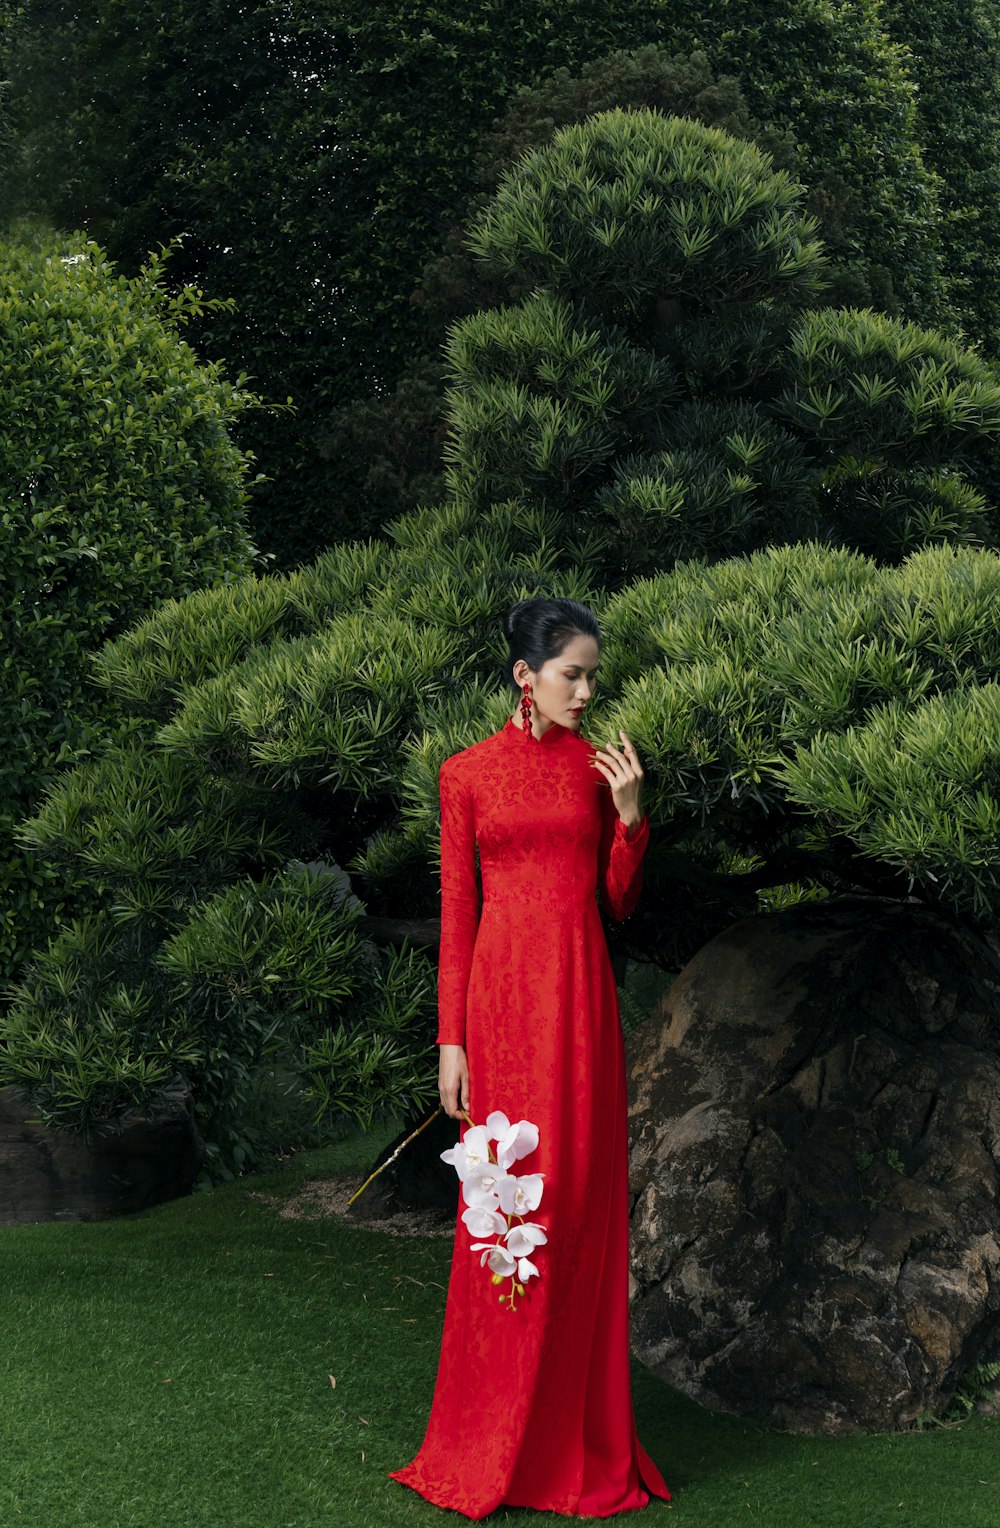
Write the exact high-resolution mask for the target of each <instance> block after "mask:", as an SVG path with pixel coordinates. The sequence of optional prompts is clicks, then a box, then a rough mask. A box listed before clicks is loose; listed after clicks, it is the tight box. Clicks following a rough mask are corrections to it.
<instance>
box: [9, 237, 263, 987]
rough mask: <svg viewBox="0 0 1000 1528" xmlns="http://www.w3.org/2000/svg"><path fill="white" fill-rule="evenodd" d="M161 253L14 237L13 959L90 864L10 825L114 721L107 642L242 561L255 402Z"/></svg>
mask: <svg viewBox="0 0 1000 1528" xmlns="http://www.w3.org/2000/svg"><path fill="white" fill-rule="evenodd" d="M201 306H202V304H201V300H200V296H199V294H198V293H195V292H187V293H183V294H181V295H180V296H178V297H174V298H170V297H168V296H167V295H166V293H165V291H164V289H163V261H162V258H157V257H153V258H151V260H150V262H149V265H148V266H147V267H146V268H144V270H143V272H142V274H141V275H139V276H137V277H134V278H132V279H130V280H127V279H126V278H125V277H123V276H121V275H116V274H115V273H114V272H113V270H112V267H111V265H110V263H109V262H108V260H107V259H106V258H105V256H104V255H103V253H102V251H101V250H100V249H99V248H98V246H97V245H96V244H94V243H91V242H88V241H85V240H83V239H82V238H80V237H76V238H73V239H66V240H59V241H50V240H47V239H43V238H37V237H36V238H32V237H31V236H30V233H29V232H28V231H27V230H25V231H24V238H23V241H22V242H17V243H13V242H9V243H7V244H4V245H2V246H0V326H2V328H3V332H4V335H5V339H6V343H5V345H4V349H3V353H2V355H0V399H2V409H0V615H2V621H3V630H2V639H0V895H2V901H3V908H4V914H3V919H2V922H0V969H2V970H3V971H4V972H6V973H7V975H8V976H10V975H12V974H13V973H14V972H15V970H16V969H17V967H18V966H19V965H20V964H21V963H22V962H23V961H24V960H25V959H26V958H27V956H28V954H29V953H30V951H31V950H32V948H34V947H35V946H37V945H39V944H40V943H41V941H42V939H43V936H44V934H45V933H46V932H47V931H48V930H49V929H50V928H51V925H52V922H53V920H54V919H55V918H56V917H57V915H58V914H59V913H60V912H61V911H62V910H63V909H64V908H65V907H67V906H69V905H72V902H73V898H74V894H75V893H77V892H78V891H83V890H85V889H86V886H87V880H86V878H85V877H78V878H77V880H76V882H75V883H74V882H70V881H67V880H65V879H61V878H59V877H57V876H55V875H54V874H53V873H52V871H51V870H50V868H49V867H47V866H46V865H45V864H44V863H43V862H41V861H39V860H38V859H37V858H36V857H34V856H30V855H29V856H25V855H24V853H23V852H21V851H19V850H18V849H17V847H16V845H15V844H14V841H13V839H12V836H11V834H12V829H13V826H14V824H15V823H16V821H17V820H18V819H19V818H20V817H23V816H24V815H25V813H26V812H28V811H29V810H30V809H31V808H32V807H33V806H34V804H35V803H36V802H37V801H38V799H39V797H40V795H41V793H42V791H43V790H44V788H45V786H46V785H47V784H48V783H49V782H50V781H51V780H52V779H53V777H54V776H55V774H56V771H57V770H58V769H59V768H60V767H62V766H65V765H68V764H72V763H74V762H76V761H77V760H79V759H83V758H86V757H87V756H88V754H89V753H91V752H92V751H93V750H94V749H95V748H97V747H99V746H100V745H101V744H102V743H103V741H104V740H105V739H106V738H108V737H109V736H111V735H112V734H113V733H114V730H115V727H116V726H117V725H118V722H119V720H120V711H119V707H118V704H117V699H116V697H115V696H114V695H112V694H110V693H107V692H105V693H102V692H101V691H99V690H98V689H97V688H96V687H95V686H94V685H93V684H92V683H91V682H90V663H91V658H92V654H93V652H94V650H95V649H96V648H97V647H99V646H100V645H101V643H102V642H104V641H105V640H106V639H107V638H109V637H113V636H114V635H115V634H116V633H117V632H120V631H122V630H124V629H125V628H127V627H129V626H131V625H132V624H134V622H136V621H137V620H139V619H140V618H141V617H142V616H144V615H146V614H147V613H148V612H149V611H150V610H151V609H152V608H153V607H154V606H155V605H156V604H157V602H158V601H159V600H162V599H165V598H166V597H167V596H171V595H185V594H188V593H190V592H192V591H193V590H195V589H197V588H199V587H200V586H203V585H205V584H212V583H219V582H225V581H226V580H228V579H232V578H234V577H238V576H242V575H243V574H245V572H246V570H247V568H248V566H249V564H250V561H251V558H252V556H253V551H254V549H253V547H252V545H251V543H250V541H249V540H248V535H247V529H246V512H245V505H246V478H247V471H248V458H247V457H245V456H244V455H243V454H242V453H241V452H239V451H238V450H237V449H236V447H235V446H234V445H233V443H232V441H231V440H230V438H229V435H228V432H227V427H228V426H229V425H230V424H231V423H232V421H233V420H234V419H235V418H237V417H238V415H239V414H240V413H241V412H242V410H243V409H244V408H245V407H246V406H247V405H248V403H249V402H250V401H251V395H250V394H248V393H247V392H245V391H244V390H243V388H242V386H241V381H240V380H239V379H238V380H237V382H235V383H232V382H229V381H227V380H226V379H225V378H224V376H223V374H222V371H221V369H220V368H219V367H218V366H208V367H206V366H203V365H201V364H200V363H199V361H198V360H197V358H196V356H195V355H194V353H193V351H192V350H191V349H190V347H189V346H188V345H187V344H186V343H185V342H184V340H183V339H182V338H181V337H180V333H179V328H178V326H179V324H180V323H183V322H184V321H186V319H187V318H188V317H189V316H190V315H192V314H194V313H196V312H198V311H199V310H200V308H201Z"/></svg>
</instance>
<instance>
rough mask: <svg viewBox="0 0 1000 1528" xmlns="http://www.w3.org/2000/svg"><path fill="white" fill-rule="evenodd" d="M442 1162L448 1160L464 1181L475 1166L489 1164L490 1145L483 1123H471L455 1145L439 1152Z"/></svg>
mask: <svg viewBox="0 0 1000 1528" xmlns="http://www.w3.org/2000/svg"><path fill="white" fill-rule="evenodd" d="M441 1160H442V1162H450V1163H451V1165H452V1167H454V1169H455V1171H456V1172H457V1173H458V1176H459V1177H460V1178H461V1180H462V1182H463V1183H464V1182H465V1180H466V1178H467V1177H468V1175H469V1173H471V1172H474V1171H475V1169H476V1168H477V1167H481V1166H484V1165H486V1166H490V1165H492V1164H491V1163H490V1146H489V1139H488V1137H487V1134H486V1126H485V1125H473V1126H472V1127H471V1128H470V1129H469V1130H467V1131H466V1132H465V1135H464V1136H463V1137H462V1139H461V1140H460V1141H459V1143H458V1145H457V1146H449V1148H448V1150H447V1151H442V1153H441Z"/></svg>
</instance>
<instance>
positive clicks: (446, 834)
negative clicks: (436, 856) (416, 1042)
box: [437, 759, 480, 1045]
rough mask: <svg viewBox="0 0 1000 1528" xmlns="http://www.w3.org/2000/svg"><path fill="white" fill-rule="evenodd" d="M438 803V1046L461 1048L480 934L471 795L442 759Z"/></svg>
mask: <svg viewBox="0 0 1000 1528" xmlns="http://www.w3.org/2000/svg"><path fill="white" fill-rule="evenodd" d="M438 786H439V792H440V798H441V943H440V947H439V956H438V1033H437V1044H438V1045H464V1044H465V999H466V994H467V992H468V988H469V972H470V970H471V969H472V953H473V950H474V948H475V944H476V933H477V931H478V929H479V911H480V897H479V886H478V883H477V880H476V825H475V813H474V809H473V802H472V795H471V791H470V790H469V788H468V786H467V785H465V784H463V782H462V780H461V779H460V778H459V777H458V776H457V775H456V773H455V770H454V769H453V768H452V767H451V761H450V760H448V759H446V760H445V761H444V763H443V764H442V766H441V771H440V774H439V776H438Z"/></svg>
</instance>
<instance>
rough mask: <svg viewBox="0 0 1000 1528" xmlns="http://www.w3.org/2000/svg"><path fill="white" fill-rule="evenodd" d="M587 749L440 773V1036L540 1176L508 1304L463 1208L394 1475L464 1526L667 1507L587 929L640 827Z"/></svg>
mask: <svg viewBox="0 0 1000 1528" xmlns="http://www.w3.org/2000/svg"><path fill="white" fill-rule="evenodd" d="M594 752H595V749H594V746H593V744H591V743H590V742H589V741H588V740H587V739H586V738H584V737H583V736H582V735H581V734H579V733H577V732H574V731H572V730H571V729H569V728H566V727H562V726H560V725H558V724H557V723H556V724H553V725H552V726H550V727H549V729H548V730H547V731H546V732H545V733H544V734H543V736H542V737H541V738H540V739H538V738H535V737H534V736H530V735H527V734H525V733H524V732H522V731H521V729H520V728H519V727H517V726H516V725H515V724H514V722H513V720H508V721H507V722H506V724H505V725H504V727H503V728H501V730H500V731H499V732H497V733H494V734H493V736H492V737H489V738H486V739H484V741H483V742H481V743H476V744H474V745H473V746H472V747H471V748H466V749H463V750H462V752H461V753H457V754H454V755H453V756H452V757H451V758H450V759H447V760H445V762H444V764H443V765H442V766H441V772H440V795H441V947H440V966H439V977H438V1040H439V1042H441V1043H452V1044H459V1045H464V1046H465V1049H466V1054H467V1056H468V1061H469V1079H470V1109H469V1112H470V1114H471V1116H472V1118H473V1119H474V1120H477V1121H481V1120H485V1118H486V1116H487V1114H489V1112H490V1111H491V1110H494V1109H496V1110H503V1111H504V1112H505V1113H506V1114H507V1115H509V1117H510V1118H511V1119H512V1120H514V1119H522V1118H526V1119H529V1120H533V1121H534V1122H535V1123H536V1124H537V1125H538V1127H539V1143H538V1146H537V1147H536V1149H535V1150H534V1151H533V1152H532V1153H531V1155H530V1156H529V1157H528V1158H526V1159H525V1161H524V1162H523V1163H521V1164H519V1165H520V1166H521V1167H523V1168H524V1169H525V1170H526V1171H530V1172H542V1173H544V1174H545V1180H544V1181H545V1210H546V1214H545V1216H544V1220H545V1224H546V1227H547V1230H548V1241H547V1243H546V1245H545V1247H544V1249H542V1251H543V1252H544V1258H545V1273H544V1277H541V1278H538V1279H534V1280H532V1281H531V1285H530V1288H529V1290H528V1292H527V1293H526V1295H525V1296H524V1298H523V1299H522V1300H520V1301H519V1302H518V1306H517V1309H516V1311H511V1310H509V1309H508V1308H507V1307H506V1306H502V1305H500V1304H499V1302H498V1301H497V1299H496V1295H495V1291H494V1289H493V1288H492V1286H491V1285H490V1281H489V1275H488V1273H486V1272H485V1271H484V1270H483V1269H482V1268H481V1267H480V1263H479V1254H478V1253H473V1252H471V1251H470V1247H471V1242H472V1238H471V1237H470V1234H469V1231H468V1230H467V1228H466V1226H465V1225H464V1224H463V1223H462V1221H461V1218H460V1215H461V1210H462V1208H463V1206H462V1205H461V1203H459V1205H458V1210H457V1217H458V1218H456V1230H455V1244H454V1251H453V1254H452V1264H451V1273H450V1277H449V1283H448V1298H447V1303H446V1307H445V1318H444V1329H443V1332H442V1339H441V1354H440V1360H439V1365H438V1374H437V1383H436V1386H435V1390H434V1397H433V1401H432V1404H431V1411H430V1418H429V1421H428V1425H427V1431H426V1435H425V1437H424V1441H423V1443H422V1445H421V1447H420V1450H419V1452H418V1453H417V1456H416V1458H415V1459H413V1460H412V1462H411V1463H410V1464H408V1465H406V1466H405V1467H404V1468H402V1469H399V1470H394V1471H392V1472H391V1475H392V1478H393V1479H395V1480H399V1481H402V1482H403V1483H404V1484H405V1485H409V1486H412V1487H413V1489H414V1490H416V1491H419V1492H420V1493H421V1494H422V1495H423V1496H425V1497H426V1498H427V1499H428V1500H429V1501H431V1502H434V1503H436V1504H437V1505H438V1506H441V1507H450V1508H453V1509H455V1510H456V1511H458V1512H461V1513H464V1514H465V1516H467V1517H470V1518H481V1517H485V1516H486V1515H487V1513H489V1512H491V1511H493V1510H494V1508H496V1507H498V1506H500V1505H509V1506H527V1507H535V1508H538V1509H542V1510H548V1511H552V1512H560V1513H565V1514H568V1515H577V1516H596V1517H607V1516H611V1515H612V1514H613V1513H616V1512H622V1511H625V1510H628V1509H630V1508H636V1507H642V1506H645V1505H646V1504H647V1502H648V1501H649V1497H650V1493H653V1494H655V1495H657V1496H661V1497H663V1498H665V1499H667V1500H669V1498H670V1493H669V1491H668V1490H667V1487H666V1484H665V1482H664V1480H663V1477H662V1475H661V1474H660V1472H659V1470H658V1469H657V1468H656V1466H655V1465H654V1464H653V1462H652V1460H651V1459H650V1458H649V1456H648V1455H647V1454H646V1452H645V1450H644V1449H643V1448H642V1445H641V1444H640V1443H639V1440H638V1437H637V1436H636V1429H635V1420H634V1414H633V1408H632V1395H631V1383H630V1375H629V1333H628V1162H627V1143H626V1128H625V1125H626V1093H625V1057H624V1044H623V1040H622V1031H621V1021H620V1017H619V1010H618V994H617V989H616V987H615V981H614V975H613V972H612V969H611V961H610V957H609V955H608V947H607V941H606V939H605V936H604V928H603V925H602V923H601V916H600V908H601V907H603V909H604V911H605V912H606V913H607V914H608V916H610V917H611V918H614V919H616V920H621V919H623V918H626V917H628V915H629V914H630V913H631V912H632V911H633V910H634V908H635V905H636V902H637V901H638V898H639V894H640V891H641V889H642V859H643V855H644V853H645V850H646V845H647V843H648V840H649V819H648V817H644V818H643V819H642V821H641V822H640V823H639V824H638V825H637V826H636V827H634V828H633V829H632V830H631V831H628V830H626V828H625V825H624V823H623V822H622V821H621V819H620V818H619V817H618V814H617V811H616V809H615V805H614V799H613V796H612V793H611V788H610V785H609V784H608V782H607V780H606V779H605V778H604V776H603V775H602V774H601V773H600V771H599V770H598V769H597V768H596V767H595V766H594V765H593V764H591V763H590V759H591V758H592V757H593V755H594ZM477 850H478V861H479V864H478V869H477ZM540 1255H541V1253H540Z"/></svg>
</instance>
